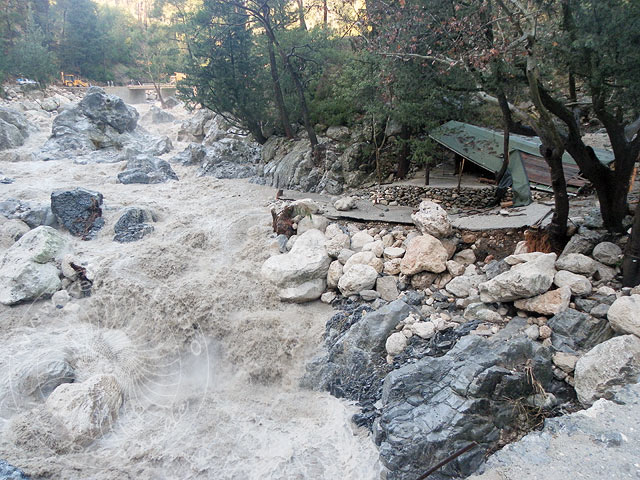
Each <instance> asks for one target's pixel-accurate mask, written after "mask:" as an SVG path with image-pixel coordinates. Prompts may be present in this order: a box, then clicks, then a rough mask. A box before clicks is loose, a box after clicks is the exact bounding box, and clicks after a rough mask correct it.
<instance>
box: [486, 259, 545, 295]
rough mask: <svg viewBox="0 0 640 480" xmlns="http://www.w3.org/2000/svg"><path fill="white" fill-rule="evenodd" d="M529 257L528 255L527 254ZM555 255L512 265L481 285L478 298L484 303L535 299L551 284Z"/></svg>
mask: <svg viewBox="0 0 640 480" xmlns="http://www.w3.org/2000/svg"><path fill="white" fill-rule="evenodd" d="M527 255H529V254H527ZM555 262H556V254H555V253H549V254H542V255H540V256H539V257H537V258H536V259H535V260H530V261H528V262H525V263H522V264H518V265H514V266H513V267H511V269H510V270H509V271H507V272H504V273H501V274H500V275H498V276H496V277H494V278H492V279H491V280H488V281H487V282H484V283H481V284H480V285H479V286H478V289H479V291H480V298H481V299H482V301H483V302H485V303H491V302H509V301H512V300H518V299H521V298H529V297H535V296H536V295H540V294H542V293H544V292H546V291H547V290H549V287H551V285H552V284H553V278H554V275H555V273H556V270H555Z"/></svg>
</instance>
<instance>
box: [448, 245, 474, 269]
mask: <svg viewBox="0 0 640 480" xmlns="http://www.w3.org/2000/svg"><path fill="white" fill-rule="evenodd" d="M453 260H454V261H455V262H458V263H460V264H462V265H464V266H465V267H466V266H467V265H471V264H472V263H476V254H475V252H474V251H473V250H471V249H470V248H467V249H465V250H461V251H459V252H458V253H456V254H455V255H454V256H453Z"/></svg>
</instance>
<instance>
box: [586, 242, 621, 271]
mask: <svg viewBox="0 0 640 480" xmlns="http://www.w3.org/2000/svg"><path fill="white" fill-rule="evenodd" d="M621 256H622V249H621V248H620V247H619V246H618V245H616V244H615V243H611V242H602V243H599V244H598V245H596V246H595V247H594V249H593V258H595V259H596V260H597V261H599V262H600V263H604V264H605V265H609V266H614V265H616V264H617V263H618V261H619V260H620V257H621Z"/></svg>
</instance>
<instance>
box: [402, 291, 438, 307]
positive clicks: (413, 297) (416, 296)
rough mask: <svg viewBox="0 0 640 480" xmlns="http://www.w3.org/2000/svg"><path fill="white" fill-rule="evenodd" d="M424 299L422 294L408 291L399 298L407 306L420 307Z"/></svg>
mask: <svg viewBox="0 0 640 480" xmlns="http://www.w3.org/2000/svg"><path fill="white" fill-rule="evenodd" d="M424 297H425V295H424V292H421V291H418V290H408V291H406V292H405V293H404V295H402V296H401V297H400V300H402V301H403V302H404V303H406V304H408V305H422V301H423V300H424ZM445 300H446V298H445Z"/></svg>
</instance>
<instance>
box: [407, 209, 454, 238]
mask: <svg viewBox="0 0 640 480" xmlns="http://www.w3.org/2000/svg"><path fill="white" fill-rule="evenodd" d="M411 220H413V223H414V224H415V225H416V227H418V230H420V232H421V233H423V234H427V235H433V236H434V237H437V238H443V237H448V236H449V235H450V234H451V222H450V221H449V216H448V215H447V212H446V211H445V210H444V209H443V208H442V207H441V206H440V205H438V204H437V203H434V202H432V201H430V200H423V201H422V202H420V206H419V207H418V211H417V212H416V213H414V214H412V215H411Z"/></svg>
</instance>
